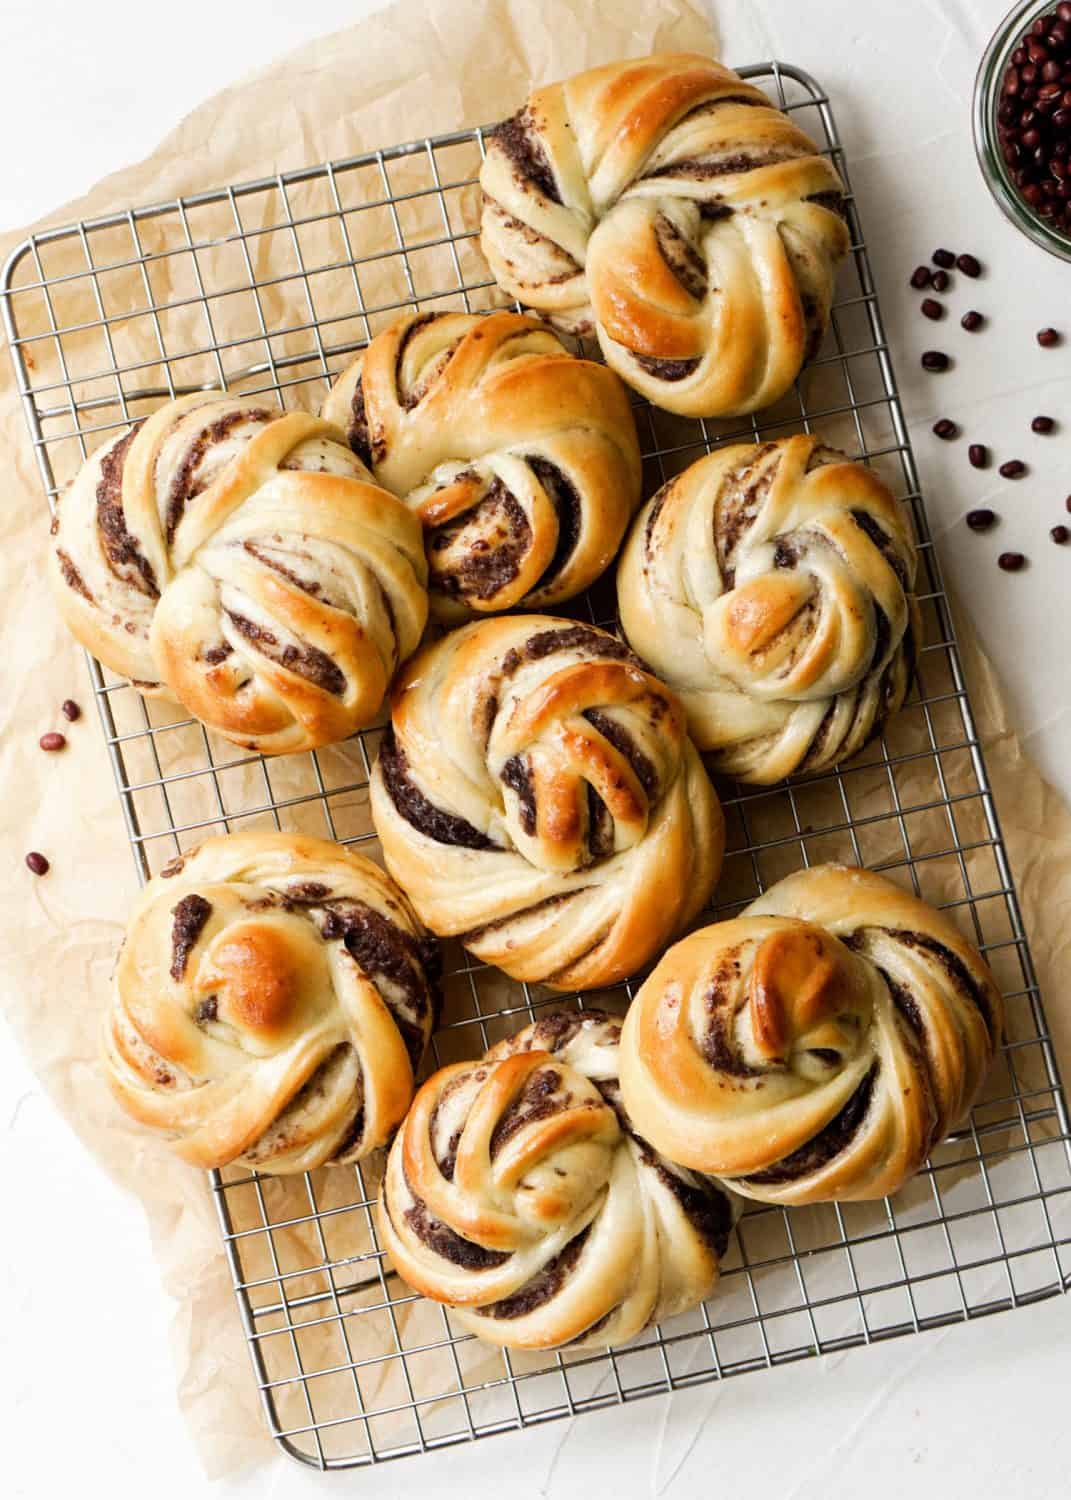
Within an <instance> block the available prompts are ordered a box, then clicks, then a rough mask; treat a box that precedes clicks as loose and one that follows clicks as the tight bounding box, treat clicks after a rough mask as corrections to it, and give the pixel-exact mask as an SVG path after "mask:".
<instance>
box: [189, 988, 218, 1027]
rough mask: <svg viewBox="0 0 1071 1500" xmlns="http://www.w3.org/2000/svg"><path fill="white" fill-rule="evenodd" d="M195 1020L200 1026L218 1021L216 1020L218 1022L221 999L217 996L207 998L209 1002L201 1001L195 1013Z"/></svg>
mask: <svg viewBox="0 0 1071 1500" xmlns="http://www.w3.org/2000/svg"><path fill="white" fill-rule="evenodd" d="M193 1019H194V1020H195V1021H196V1022H197V1024H198V1026H203V1025H204V1024H205V1022H206V1021H216V1020H218V1019H219V998H218V996H216V995H209V996H208V998H207V1000H201V1001H199V1002H198V1005H197V1009H196V1010H195V1011H194V1013H193Z"/></svg>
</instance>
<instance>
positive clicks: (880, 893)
mask: <svg viewBox="0 0 1071 1500" xmlns="http://www.w3.org/2000/svg"><path fill="white" fill-rule="evenodd" d="M1002 1028H1003V1002H1002V999H1001V995H1000V991H999V990H998V989H997V987H996V983H995V982H994V979H993V976H992V974H991V973H990V972H989V969H988V968H987V967H986V965H985V963H984V962H983V960H982V958H981V956H980V954H979V953H978V952H977V951H976V950H975V949H974V948H973V947H971V945H970V944H969V943H967V942H965V941H964V939H963V938H962V937H961V936H960V934H959V933H958V932H957V930H956V928H955V927H954V926H953V925H952V923H951V922H950V921H949V920H948V918H947V917H945V916H943V915H942V914H941V913H940V912H937V911H934V910H933V908H932V907H930V906H927V905H926V903H925V902H924V901H920V900H919V899H918V898H917V897H915V896H911V895H908V894H907V893H906V892H904V891H902V890H901V889H900V888H899V886H895V885H893V884H892V882H891V881H888V880H885V879H883V877H882V876H880V875H874V874H871V873H870V872H868V871H866V870H856V869H848V868H846V867H844V866H842V865H823V866H820V867H817V868H814V869H810V870H801V871H799V873H798V874H795V875H790V876H789V877H788V878H787V879H786V880H782V881H779V882H778V884H777V885H775V886H773V887H772V888H771V889H770V890H769V891H767V892H766V894H765V895H764V896H761V897H760V898H759V899H758V900H757V901H754V902H752V904H751V905H750V906H749V907H748V908H747V910H746V911H745V912H744V914H743V915H742V916H741V917H739V918H737V919H736V920H735V921H731V922H719V923H716V924H715V925H714V926H713V927H706V928H703V929H702V930H701V931H700V932H694V933H692V934H691V935H690V936H689V937H687V938H685V939H684V940H683V941H682V942H680V943H677V944H676V946H675V947H673V948H671V949H670V950H669V952H668V953H667V954H666V955H665V957H664V958H663V959H662V961H661V963H660V964H659V965H658V967H657V968H656V969H655V970H654V972H653V973H652V974H651V976H650V978H649V979H648V980H647V981H646V983H645V984H644V985H643V987H642V989H641V990H640V992H639V994H638V995H637V996H636V999H635V1001H634V1002H633V1005H632V1009H631V1010H630V1011H629V1014H628V1018H627V1020H626V1022H625V1027H624V1033H623V1036H622V1039H621V1087H622V1089H623V1091H624V1097H625V1103H626V1106H627V1108H628V1111H629V1113H630V1115H631V1116H632V1118H633V1120H634V1121H635V1123H636V1128H637V1129H638V1130H640V1131H642V1132H643V1134H644V1135H645V1136H647V1137H648V1138H649V1139H650V1140H651V1141H652V1142H653V1143H654V1145H655V1146H656V1148H657V1149H658V1150H659V1151H664V1152H666V1154H667V1155H669V1156H672V1157H673V1159H674V1160H675V1161H680V1162H684V1163H685V1164H686V1165H688V1166H690V1167H692V1168H694V1169H695V1170H696V1171H702V1172H710V1173H713V1174H714V1175H715V1176H717V1177H722V1178H727V1179H728V1180H729V1181H730V1182H731V1184H732V1186H733V1187H734V1188H736V1190H737V1191H738V1192H741V1193H744V1194H746V1195H747V1196H748V1197H751V1198H759V1199H762V1200H764V1201H765V1202H769V1203H820V1202H824V1201H826V1200H829V1199H861V1198H881V1197H884V1196H885V1195H886V1194H888V1193H895V1192H896V1191H897V1190H898V1189H899V1188H901V1187H902V1186H903V1184H904V1183H905V1182H906V1181H907V1179H908V1178H909V1177H911V1176H912V1174H913V1173H915V1172H917V1171H918V1169H919V1168H920V1167H921V1166H922V1164H923V1162H924V1161H925V1160H926V1157H927V1155H928V1154H929V1152H930V1150H931V1149H932V1148H933V1147H934V1146H935V1145H936V1144H937V1142H938V1141H940V1140H941V1139H942V1138H943V1137H944V1136H945V1135H946V1134H947V1133H948V1131H949V1130H950V1129H951V1128H952V1127H953V1126H954V1125H956V1124H957V1122H958V1121H959V1120H960V1119H961V1118H962V1117H963V1116H964V1115H965V1114H966V1113H967V1112H968V1111H969V1110H970V1108H971V1107H972V1105H973V1104H974V1102H975V1100H976V1098H977V1097H978V1094H979V1091H980V1089H981V1087H982V1084H983V1082H984V1081H985V1077H986V1074H987V1073H988V1071H989V1067H990V1064H991V1063H992V1061H993V1055H994V1052H995V1050H996V1048H997V1047H998V1046H999V1045H1000V1041H1001V1033H1002Z"/></svg>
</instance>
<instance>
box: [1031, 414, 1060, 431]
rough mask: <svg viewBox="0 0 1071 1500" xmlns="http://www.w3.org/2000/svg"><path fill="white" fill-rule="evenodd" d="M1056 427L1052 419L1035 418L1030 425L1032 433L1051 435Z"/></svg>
mask: <svg viewBox="0 0 1071 1500" xmlns="http://www.w3.org/2000/svg"><path fill="white" fill-rule="evenodd" d="M1055 426H1056V423H1055V422H1054V421H1053V419H1052V418H1051V417H1035V418H1034V420H1033V421H1032V422H1031V424H1030V431H1031V432H1042V433H1049V432H1051V431H1052V429H1053V428H1054V427H1055Z"/></svg>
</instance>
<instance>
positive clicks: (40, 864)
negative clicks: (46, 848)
mask: <svg viewBox="0 0 1071 1500" xmlns="http://www.w3.org/2000/svg"><path fill="white" fill-rule="evenodd" d="M26 866H27V868H28V869H30V870H32V871H33V873H34V874H35V875H47V874H48V860H47V859H46V858H45V856H44V855H43V854H38V852H37V850H36V849H31V850H30V852H29V854H27V856H26Z"/></svg>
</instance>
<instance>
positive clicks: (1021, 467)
mask: <svg viewBox="0 0 1071 1500" xmlns="http://www.w3.org/2000/svg"><path fill="white" fill-rule="evenodd" d="M1025 473H1026V464H1024V463H1023V461H1022V459H1021V458H1009V459H1008V462H1007V463H1006V464H1001V466H1000V477H1001V479H1022V477H1023V475H1024V474H1025Z"/></svg>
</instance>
